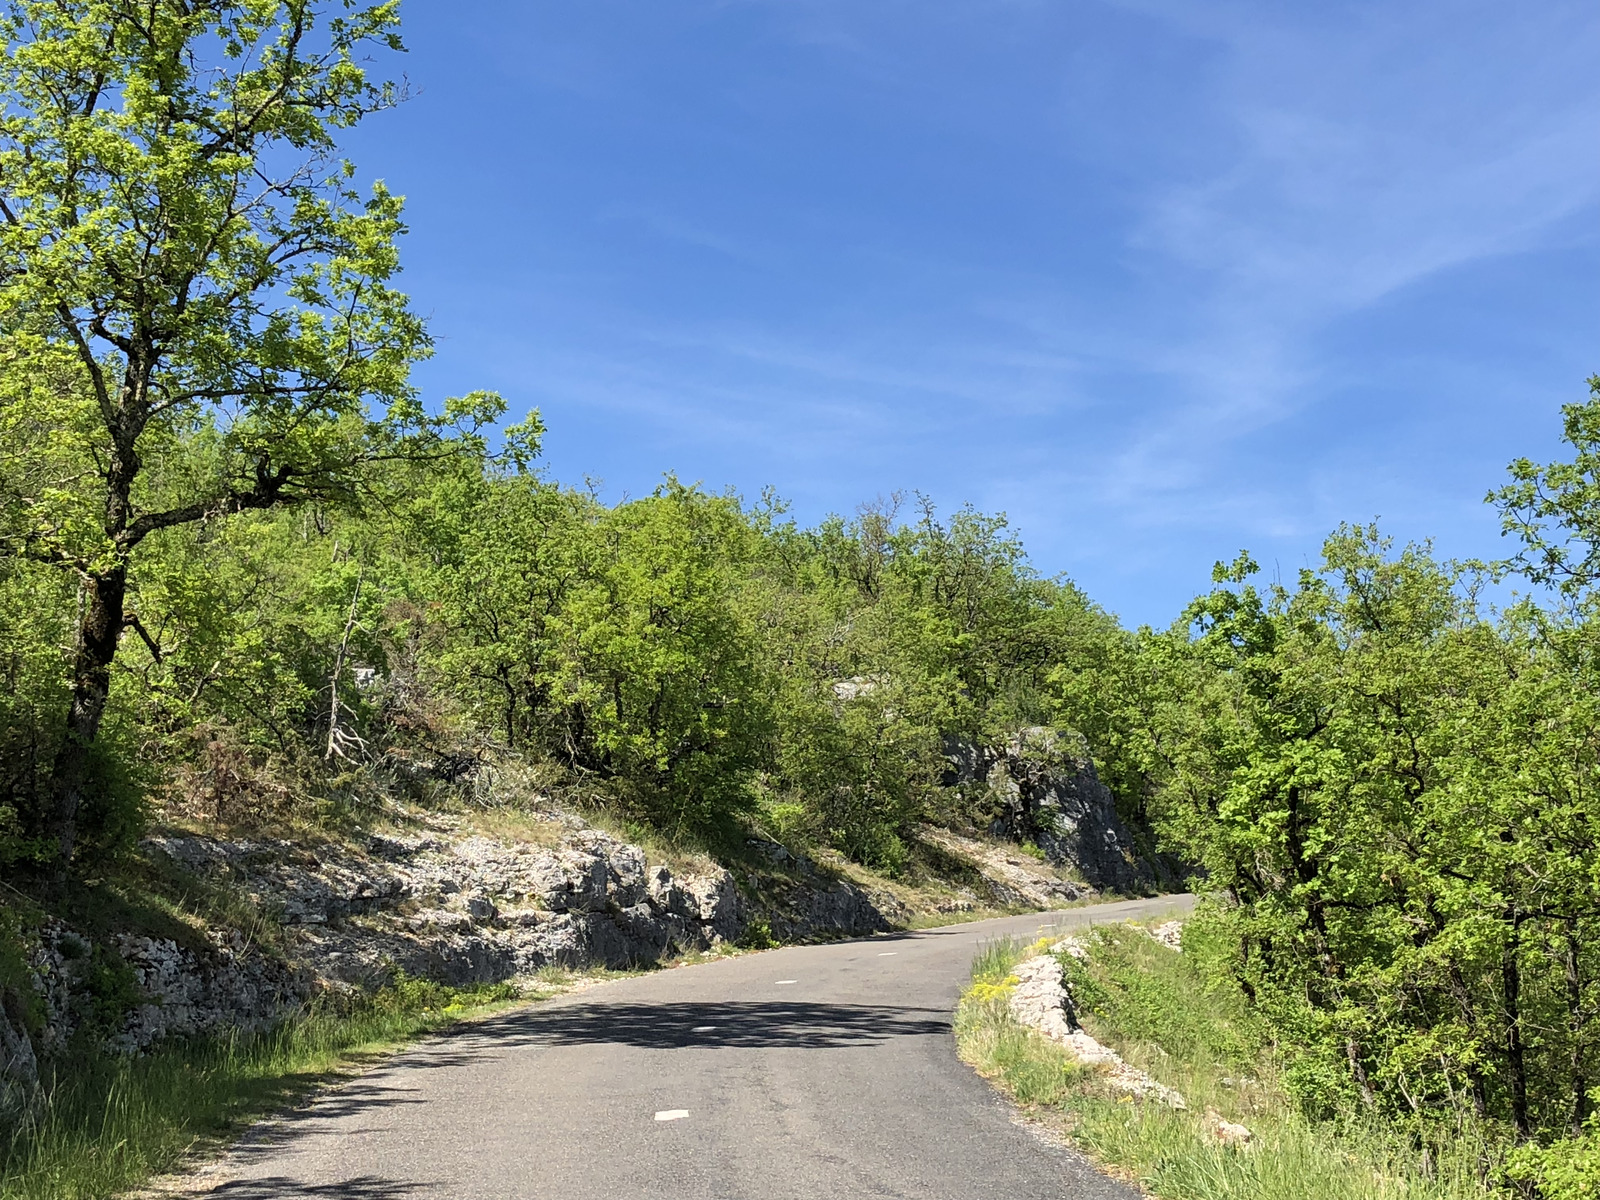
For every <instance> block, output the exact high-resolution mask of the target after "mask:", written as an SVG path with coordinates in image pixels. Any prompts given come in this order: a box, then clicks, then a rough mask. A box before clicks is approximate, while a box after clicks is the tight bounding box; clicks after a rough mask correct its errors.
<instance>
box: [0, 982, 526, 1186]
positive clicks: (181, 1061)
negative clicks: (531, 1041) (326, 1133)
mask: <svg viewBox="0 0 1600 1200" xmlns="http://www.w3.org/2000/svg"><path fill="white" fill-rule="evenodd" d="M514 995H515V991H514V989H512V988H511V987H509V986H508V985H499V986H494V987H478V988H470V989H455V988H446V987H442V986H439V985H437V984H431V983H427V982H425V981H418V980H407V979H402V980H401V981H400V982H399V983H397V984H396V985H395V986H393V987H389V988H385V989H383V990H381V991H379V992H377V993H375V994H374V995H373V996H371V997H368V998H365V999H362V1000H360V1001H355V1002H349V1001H346V1002H344V1003H343V1004H342V1005H340V1006H338V1007H334V1006H326V1005H325V1006H323V1007H321V1008H318V1009H314V1010H312V1011H310V1012H308V1013H306V1014H304V1015H302V1016H300V1017H298V1018H295V1019H291V1020H288V1021H286V1022H284V1023H283V1024H282V1025H280V1026H279V1027H278V1028H277V1029H276V1030H274V1031H272V1032H270V1033H266V1034H260V1035H255V1036H246V1035H236V1036H232V1037H227V1038H222V1039H214V1040H195V1041H190V1042H182V1043H173V1044H171V1045H168V1046H166V1047H163V1048H161V1049H158V1050H156V1051H154V1052H152V1053H150V1054H146V1055H142V1056H139V1057H128V1056H123V1055H115V1054H109V1053H103V1052H90V1053H85V1054H82V1055H79V1056H77V1057H76V1058H74V1059H72V1060H71V1061H68V1062H64V1063H62V1064H60V1065H59V1066H58V1068H57V1069H56V1071H55V1072H54V1078H53V1079H52V1080H51V1082H50V1083H49V1084H48V1085H47V1087H46V1089H45V1092H44V1094H43V1096H42V1097H41V1098H40V1102H39V1103H38V1105H37V1106H36V1107H35V1109H34V1110H33V1112H32V1113H31V1114H30V1115H29V1116H27V1117H26V1118H25V1119H23V1120H21V1121H19V1122H18V1123H16V1124H15V1125H14V1126H13V1127H12V1128H11V1129H10V1130H9V1131H7V1132H5V1133H4V1134H3V1135H0V1200H99V1198H101V1197H108V1196H112V1195H115V1194H117V1193H119V1192H122V1191H124V1190H126V1189H128V1188H130V1187H134V1186H137V1185H138V1184H139V1183H141V1182H143V1181H144V1180H146V1179H148V1178H150V1177H151V1176H152V1175H156V1174H159V1173H160V1172H163V1171H168V1170H171V1169H173V1168H174V1167H176V1166H178V1165H179V1164H180V1163H181V1161H182V1160H183V1158H184V1156H185V1154H186V1153H187V1152H188V1151H190V1150H191V1149H193V1148H195V1147H197V1146H199V1145H204V1144H205V1143H207V1142H212V1143H215V1142H217V1141H219V1140H220V1139H222V1138H224V1137H225V1136H226V1135H227V1134H228V1133H229V1132H230V1131H234V1130H237V1129H238V1128H239V1127H240V1126H241V1125H242V1124H243V1123H244V1122H245V1121H247V1120H248V1119H249V1118H251V1117H255V1116H258V1115H260V1114H262V1113H265V1112H269V1111H271V1110H273V1109H275V1108H279V1107H281V1106H283V1105H284V1104H286V1103H289V1102H291V1101H293V1100H295V1099H297V1098H298V1097H301V1096H303V1095H305V1094H306V1093H307V1092H308V1091H310V1090H311V1089H312V1088H314V1087H315V1086H316V1085H317V1084H319V1083H321V1082H323V1081H325V1080H326V1079H327V1078H328V1077H329V1075H330V1074H331V1073H333V1072H335V1071H336V1070H338V1069H339V1068H341V1067H345V1066H348V1065H350V1064H352V1063H354V1062H358V1061H360V1060H361V1059H363V1058H365V1057H367V1056H369V1055H374V1054H377V1053H379V1052H381V1051H383V1050H386V1049H391V1048H393V1047H395V1046H397V1045H399V1044H401V1043H404V1042H406V1041H409V1040H411V1039H413V1038H415V1037H417V1036H418V1035H420V1034H423V1033H426V1032H428V1031H430V1030H434V1029H438V1028H440V1027H441V1026H444V1025H447V1024H449V1023H451V1022H452V1021H455V1020H457V1019H458V1018H460V1017H461V1016H463V1015H465V1014H468V1013H470V1012H473V1011H475V1010H480V1009H483V1008H485V1007H486V1006H488V1005H492V1004H495V1003H499V1002H504V1001H507V1000H510V999H511V998H512V997H513V996H514Z"/></svg>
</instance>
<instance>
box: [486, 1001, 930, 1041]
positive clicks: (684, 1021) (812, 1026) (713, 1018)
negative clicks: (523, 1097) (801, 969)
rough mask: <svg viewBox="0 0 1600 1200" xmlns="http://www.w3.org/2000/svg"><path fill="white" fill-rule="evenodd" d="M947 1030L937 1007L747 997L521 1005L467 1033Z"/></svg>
mask: <svg viewBox="0 0 1600 1200" xmlns="http://www.w3.org/2000/svg"><path fill="white" fill-rule="evenodd" d="M949 1031H950V1018H949V1014H948V1013H946V1012H945V1011H944V1010H943V1009H933V1008H904V1007H899V1006H895V1005H889V1004H810V1003H805V1002H802V1001H796V1002H792V1003H784V1002H780V1001H749V1002H731V1001H730V1002H725V1003H684V1004H585V1005H583V1006H581V1007H579V1006H574V1007H571V1008H547V1009H533V1010H524V1011H522V1012H517V1013H510V1014H507V1015H506V1016H504V1017H499V1018H496V1019H495V1020H492V1021H486V1022H484V1023H483V1024H481V1025H479V1026H478V1027H477V1029H476V1030H474V1033H475V1034H477V1035H479V1036H481V1037H483V1038H484V1039H485V1040H486V1041H488V1042H491V1043H492V1044H493V1045H494V1046H495V1047H496V1048H500V1047H506V1046H508V1045H509V1046H515V1045H545V1046H562V1045H569V1046H570V1045H596V1044H602V1043H609V1044H613V1045H621V1046H638V1047H641V1048H643V1049H647V1050H675V1049H680V1048H685V1047H697V1048H701V1049H762V1048H769V1047H790V1048H799V1049H813V1050H825V1049H832V1048H838V1047H843V1046H867V1045H873V1044H875V1043H878V1042H885V1041H888V1040H889V1039H891V1038H902V1037H929V1036H936V1035H942V1034H947V1033H949Z"/></svg>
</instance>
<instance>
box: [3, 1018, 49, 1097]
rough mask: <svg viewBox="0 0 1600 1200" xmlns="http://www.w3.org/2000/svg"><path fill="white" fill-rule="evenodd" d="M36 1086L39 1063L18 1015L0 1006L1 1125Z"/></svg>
mask: <svg viewBox="0 0 1600 1200" xmlns="http://www.w3.org/2000/svg"><path fill="white" fill-rule="evenodd" d="M38 1082H39V1060H38V1057H37V1055H36V1054H35V1052H34V1048H33V1039H32V1038H31V1037H30V1036H29V1034H28V1027H27V1024H26V1023H25V1022H24V1021H23V1020H22V1018H21V1016H20V1015H16V1014H13V1013H12V1012H11V1011H10V1007H9V1006H8V1005H3V1004H0V1123H3V1122H4V1120H5V1118H6V1117H7V1116H8V1115H9V1114H11V1113H12V1112H14V1111H16V1110H17V1109H19V1108H21V1107H22V1106H23V1104H25V1103H26V1102H27V1100H28V1099H29V1098H30V1097H31V1096H32V1094H33V1091H34V1088H35V1087H36V1086H37V1085H38Z"/></svg>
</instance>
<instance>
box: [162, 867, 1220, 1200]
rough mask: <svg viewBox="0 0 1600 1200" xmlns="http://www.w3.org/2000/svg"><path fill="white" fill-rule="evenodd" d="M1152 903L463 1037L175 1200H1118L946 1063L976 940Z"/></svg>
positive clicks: (873, 941) (259, 1145)
mask: <svg viewBox="0 0 1600 1200" xmlns="http://www.w3.org/2000/svg"><path fill="white" fill-rule="evenodd" d="M1188 904H1189V898H1188V897H1182V896H1168V897H1162V898H1160V899H1156V900H1134V901H1126V902H1121V903H1116V904H1104V905H1098V906H1095V907H1092V908H1078V909H1069V910H1065V911H1061V912H1049V913H1039V914H1034V915H1031V916H1022V917H1006V918H1002V919H1000V920H994V921H981V922H974V923H971V924H967V925H952V926H947V927H945V928H943V929H935V930H929V931H927V932H922V933H907V934H898V935H893V936H887V937H875V938H870V939H866V940H862V941H853V942H834V943H830V944H827V945H818V946H791V947H786V948H784V949H781V950H774V951H771V952H768V953H764V954H751V955H742V956H740V957H737V958H729V959H722V960H718V961H714V962H709V963H705V964H702V965H699V966H693V967H684V968H680V969H677V970H667V971H658V972H655V973H653V974H649V975H642V976H638V977H630V978H627V979H622V980H618V981H616V982H613V983H609V984H606V985H604V986H602V987H597V988H592V989H590V990H588V991H585V992H580V993H575V994H573V995H569V996H565V997H562V998H560V999H557V1000H554V1001H551V1002H549V1003H545V1004H538V1005H532V1006H529V1007H527V1008H522V1009H517V1010H514V1011H511V1012H508V1013H505V1014H503V1015H500V1016H497V1017H494V1018H491V1019H488V1020H485V1021H480V1022H474V1023H470V1024H466V1025H463V1026H460V1027H458V1028H457V1029H455V1030H454V1031H452V1032H450V1033H448V1034H446V1035H443V1036H440V1037H437V1038H434V1039H431V1040H429V1041H427V1042H425V1043H423V1044H421V1045H419V1046H417V1047H416V1048H414V1049H412V1050H410V1051H408V1052H406V1053H404V1054H401V1055H398V1056H396V1057H395V1058H393V1059H390V1060H388V1061H386V1062H385V1063H384V1064H383V1065H382V1066H380V1067H378V1068H377V1069H375V1070H373V1071H370V1072H368V1073H366V1074H364V1075H362V1076H360V1077H359V1078H357V1079H354V1080H352V1081H351V1082H349V1083H348V1084H346V1085H344V1086H342V1087H340V1088H338V1089H336V1090H333V1091H330V1092H329V1093H327V1094H326V1095H325V1096H323V1097H322V1098H320V1099H319V1100H318V1101H317V1102H316V1103H314V1104H312V1105H310V1106H308V1107H307V1108H306V1109H304V1110H301V1111H299V1112H296V1113H294V1114H292V1115H291V1116H288V1117H286V1118H283V1119H280V1120H277V1121H273V1122H270V1123H268V1124H266V1125H263V1126H261V1127H259V1128H258V1129H257V1131H255V1132H254V1133H253V1134H251V1135H250V1136H247V1137H246V1138H245V1139H244V1141H242V1142H241V1143H240V1144H239V1145H238V1146H236V1147H235V1148H234V1149H233V1150H232V1151H231V1152H229V1154H228V1155H227V1156H226V1157H225V1158H224V1159H222V1160H221V1161H220V1162H219V1163H217V1164H215V1165H214V1166H213V1167H211V1168H209V1169H207V1170H206V1171H205V1172H204V1173H203V1175H201V1176H200V1177H198V1178H197V1179H195V1180H193V1181H192V1182H191V1185H190V1187H189V1188H186V1189H185V1190H186V1191H187V1192H188V1194H190V1195H193V1194H196V1193H195V1191H194V1190H193V1188H194V1187H197V1186H198V1187H199V1189H200V1191H199V1194H202V1195H211V1196H218V1197H228V1198H231V1200H269V1198H271V1200H276V1198H279V1197H323V1198H327V1197H333V1198H338V1200H412V1198H416V1200H557V1198H559V1200H791V1198H792V1200H800V1198H802V1197H804V1198H807V1200H814V1198H827V1200H831V1198H835V1197H841V1198H842V1197H849V1198H854V1197H905V1198H915V1200H1046V1198H1048V1200H1133V1198H1134V1196H1135V1193H1134V1192H1132V1191H1130V1190H1129V1189H1127V1188H1125V1187H1124V1186H1122V1185H1121V1184H1118V1183H1115V1182H1113V1181H1112V1180H1109V1179H1107V1178H1105V1177H1103V1176H1101V1175H1099V1174H1097V1173H1096V1172H1095V1171H1094V1170H1093V1169H1092V1168H1090V1167H1089V1166H1088V1165H1087V1164H1086V1163H1085V1162H1083V1160H1081V1159H1080V1158H1078V1157H1077V1156H1075V1155H1073V1154H1071V1153H1070V1152H1068V1151H1066V1150H1063V1149H1061V1148H1058V1147H1056V1146H1053V1145H1051V1144H1050V1143H1048V1142H1047V1141H1045V1140H1044V1139H1042V1138H1040V1137H1037V1136H1035V1135H1034V1134H1032V1133H1030V1132H1029V1131H1028V1130H1026V1129H1025V1128H1023V1127H1022V1126H1020V1125H1019V1124H1017V1123H1016V1122H1015V1121H1014V1120H1013V1118H1012V1113H1011V1110H1010V1108H1009V1106H1008V1105H1007V1104H1006V1103H1005V1101H1004V1100H1003V1099H1002V1098H1001V1097H1000V1096H999V1095H998V1094H997V1093H996V1092H994V1091H993V1090H992V1089H991V1088H990V1087H989V1086H988V1085H987V1084H986V1083H984V1082H983V1081H982V1080H981V1079H979V1078H978V1077H977V1076H976V1075H974V1074H973V1072H972V1071H971V1069H970V1068H968V1067H967V1066H966V1065H965V1064H963V1063H961V1062H960V1061H959V1060H958V1059H957V1057H956V1050H955V1043H954V1039H953V1037H952V1036H951V1032H950V1017H951V1012H952V1010H953V1009H954V1007H955V1004H956V1000H957V998H958V996H959V994H960V991H961V987H962V985H963V983H964V982H965V980H966V978H967V974H968V968H969V966H970V964H971V961H972V958H973V955H974V953H975V952H976V951H977V949H978V946H979V944H980V943H981V942H983V941H984V940H986V939H990V938H995V937H999V936H1004V935H1017V936H1023V937H1028V938H1033V937H1037V936H1040V935H1041V934H1042V933H1049V932H1051V931H1053V930H1056V929H1065V928H1071V927H1073V926H1081V925H1084V924H1086V923H1089V922H1095V921H1099V922H1104V921H1112V920H1121V919H1123V918H1126V917H1147V916H1154V915H1157V914H1161V913H1165V912H1172V911H1176V910H1181V909H1185V908H1187V907H1188Z"/></svg>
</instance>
